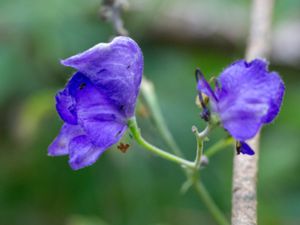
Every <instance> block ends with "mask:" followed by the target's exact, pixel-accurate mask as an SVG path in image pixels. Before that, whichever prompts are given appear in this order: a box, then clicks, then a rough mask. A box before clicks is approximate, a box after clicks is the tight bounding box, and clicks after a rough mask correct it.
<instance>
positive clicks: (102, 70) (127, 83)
mask: <svg viewBox="0 0 300 225" xmlns="http://www.w3.org/2000/svg"><path fill="white" fill-rule="evenodd" d="M61 63H62V64H63V65H65V66H70V67H73V68H75V69H77V70H78V71H79V72H81V73H83V74H85V75H86V76H87V77H88V78H89V79H90V80H91V81H92V82H93V83H94V84H95V85H96V86H97V87H98V88H99V89H101V91H102V93H103V94H104V95H106V96H108V98H109V99H110V100H111V101H112V102H113V103H114V104H115V105H117V106H118V107H121V106H122V107H124V112H125V114H126V116H127V117H131V116H133V114H134V107H135V102H136V98H137V95H138V91H139V86H140V83H141V79H142V73H143V55H142V52H141V50H140V48H139V46H138V45H137V43H136V42H135V41H133V40H132V39H130V38H128V37H116V38H115V39H113V41H112V42H111V43H108V44H103V43H101V44H98V45H96V46H94V47H92V48H91V49H89V50H87V51H85V52H83V53H80V54H77V55H75V56H72V57H70V58H68V59H66V60H62V61H61Z"/></svg>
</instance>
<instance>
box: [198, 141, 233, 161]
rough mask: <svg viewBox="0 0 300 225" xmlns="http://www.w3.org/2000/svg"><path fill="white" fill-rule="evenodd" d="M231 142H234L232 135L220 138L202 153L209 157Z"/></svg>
mask: <svg viewBox="0 0 300 225" xmlns="http://www.w3.org/2000/svg"><path fill="white" fill-rule="evenodd" d="M232 144H234V139H233V138H232V137H229V138H226V139H222V140H220V141H218V142H217V143H215V144H214V145H213V146H211V147H210V148H209V149H207V150H206V151H205V153H204V155H205V156H206V157H208V158H210V157H212V156H214V155H215V154H217V153H218V152H220V151H221V150H223V149H224V148H226V147H227V146H230V145H232Z"/></svg>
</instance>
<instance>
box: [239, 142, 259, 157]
mask: <svg viewBox="0 0 300 225" xmlns="http://www.w3.org/2000/svg"><path fill="white" fill-rule="evenodd" d="M240 143H241V146H240V147H239V152H240V153H242V154H246V155H254V154H255V152H254V151H253V149H252V148H251V147H250V146H249V145H248V144H247V143H246V142H243V141H241V142H240Z"/></svg>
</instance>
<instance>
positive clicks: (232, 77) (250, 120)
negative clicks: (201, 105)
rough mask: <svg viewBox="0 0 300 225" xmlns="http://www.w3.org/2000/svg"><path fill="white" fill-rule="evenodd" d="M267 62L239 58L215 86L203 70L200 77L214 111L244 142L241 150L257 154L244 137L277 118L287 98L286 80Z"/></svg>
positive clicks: (219, 78)
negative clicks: (204, 74) (285, 93)
mask: <svg viewBox="0 0 300 225" xmlns="http://www.w3.org/2000/svg"><path fill="white" fill-rule="evenodd" d="M267 66H268V65H267V62H266V61H264V60H261V59H255V60H253V61H252V62H250V63H248V62H246V61H244V60H238V61H236V62H234V63H233V64H231V65H230V66H229V67H227V68H226V69H225V70H224V71H223V72H222V73H221V75H220V76H219V77H218V79H217V82H216V87H215V90H213V89H212V88H211V87H210V85H209V84H208V82H207V81H206V80H205V78H204V76H203V75H202V74H201V75H200V76H199V79H198V85H197V89H198V91H199V93H200V94H201V93H204V94H205V95H207V96H208V97H209V99H210V104H211V109H212V112H213V113H215V114H217V115H218V117H219V118H220V121H221V123H222V125H223V127H224V128H225V129H226V130H227V131H228V132H229V133H230V134H231V135H232V136H233V137H234V138H235V139H236V140H238V141H240V142H241V144H240V152H241V153H243V154H249V155H252V154H254V152H253V150H251V148H250V147H249V146H248V145H247V144H246V143H245V142H244V141H246V140H247V139H250V138H252V137H253V136H255V134H256V133H257V132H258V131H259V129H260V128H261V127H262V125H264V124H266V123H270V122H272V121H273V120H274V118H275V117H276V116H277V114H278V112H279V110H280V106H281V103H282V100H283V95H284V90H285V87H284V84H283V81H282V79H281V78H280V76H279V75H278V74H277V73H275V72H268V70H267ZM249 149H250V150H249ZM251 151H252V152H251Z"/></svg>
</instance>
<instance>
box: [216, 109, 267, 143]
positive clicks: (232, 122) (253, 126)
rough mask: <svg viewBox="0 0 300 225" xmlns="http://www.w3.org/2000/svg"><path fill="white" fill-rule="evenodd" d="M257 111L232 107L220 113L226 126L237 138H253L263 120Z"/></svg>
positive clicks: (241, 139)
mask: <svg viewBox="0 0 300 225" xmlns="http://www.w3.org/2000/svg"><path fill="white" fill-rule="evenodd" d="M255 113H256V112H255V111H252V110H247V109H238V108H237V107H232V108H230V109H229V110H227V111H225V112H223V113H222V114H220V117H221V120H222V123H223V126H224V128H225V129H226V130H227V131H228V132H229V133H230V134H231V135H232V136H233V137H234V138H235V139H237V140H240V141H245V140H247V139H250V138H252V137H253V136H254V135H255V134H256V133H257V132H258V131H259V129H260V127H261V125H262V122H261V121H260V117H258V116H257V115H256V114H255Z"/></svg>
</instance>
